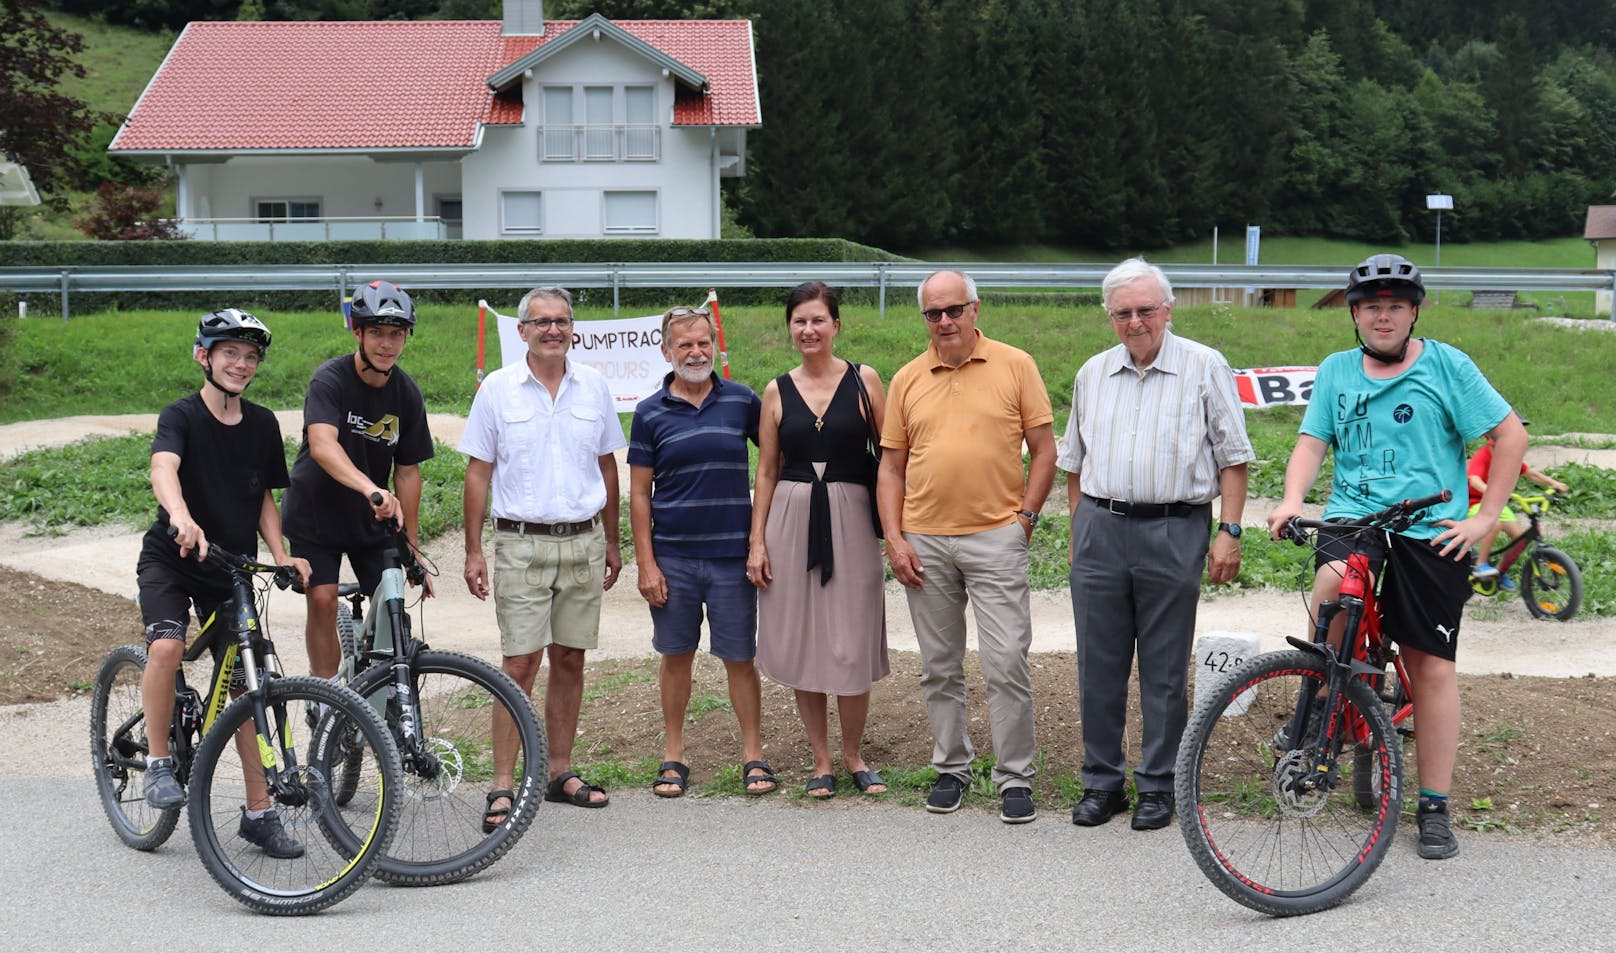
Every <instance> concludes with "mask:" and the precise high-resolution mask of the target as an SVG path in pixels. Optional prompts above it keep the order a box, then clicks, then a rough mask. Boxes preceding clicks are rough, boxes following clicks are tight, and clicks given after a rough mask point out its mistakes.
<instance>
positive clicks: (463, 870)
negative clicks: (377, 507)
mask: <svg viewBox="0 0 1616 953" xmlns="http://www.w3.org/2000/svg"><path fill="white" fill-rule="evenodd" d="M375 502H378V503H379V502H380V501H379V500H377V501H375ZM383 564H384V566H385V567H386V568H384V570H383V571H382V578H381V583H380V584H379V585H378V586H377V587H376V592H375V594H374V597H373V600H372V603H371V606H370V611H369V612H368V613H366V612H365V611H364V599H365V595H364V593H362V592H360V591H359V586H358V585H357V584H354V583H348V584H344V585H342V586H339V587H338V590H337V591H338V597H339V600H341V599H345V600H347V601H346V603H344V602H342V601H339V602H338V604H337V635H338V640H339V642H340V643H341V646H342V662H341V665H340V668H339V670H338V674H339V677H340V678H341V679H342V680H343V681H345V682H347V684H348V685H349V686H350V687H351V688H353V690H354V691H356V692H357V693H358V694H359V695H361V696H362V697H364V698H365V699H366V700H367V701H369V702H370V703H371V705H372V706H373V707H374V708H375V710H376V711H377V712H378V713H379V714H381V715H382V716H383V718H384V720H385V721H386V724H387V729H388V731H389V733H390V734H391V735H392V738H393V741H394V743H395V745H396V746H397V748H398V751H399V756H400V759H401V762H402V765H403V772H404V799H403V806H402V814H403V817H402V820H401V821H400V824H399V832H398V835H397V836H396V837H394V838H393V842H392V846H391V847H389V848H388V851H387V856H386V858H384V859H383V860H382V862H381V864H380V865H379V866H378V868H377V871H376V874H377V876H378V877H380V878H381V879H383V880H387V881H390V882H392V883H398V884H408V885H427V884H443V883H453V882H454V881H457V880H462V879H464V878H466V877H469V876H471V875H472V874H474V873H476V872H478V871H479V870H482V869H483V868H485V867H487V866H488V865H490V864H492V863H494V861H496V860H498V859H499V858H500V857H501V856H503V855H504V854H505V853H506V852H507V851H509V850H510V849H511V848H512V847H514V846H515V845H516V842H517V841H518V840H520V839H521V837H522V834H523V833H524V832H526V831H527V829H528V827H529V826H530V825H531V824H532V823H533V816H534V813H535V812H536V811H537V810H538V809H539V805H540V804H541V803H543V800H544V791H545V784H546V781H547V779H548V774H547V767H548V762H549V749H548V747H547V746H546V743H545V736H544V724H543V722H542V721H540V720H539V716H538V714H537V712H535V711H534V709H533V703H532V701H530V700H529V699H528V696H527V694H526V693H525V692H523V691H522V689H521V688H520V687H519V686H518V685H517V684H516V682H514V681H512V680H511V678H510V676H508V675H506V674H505V673H504V672H502V671H500V670H499V669H497V668H495V667H494V666H493V665H490V664H489V663H487V662H485V661H483V660H482V659H479V658H474V657H472V656H470V655H465V654H462V653H459V652H438V651H432V650H431V649H430V648H429V647H428V646H427V645H426V643H424V642H422V641H421V640H420V639H419V638H417V637H416V635H415V634H414V632H413V630H412V629H413V627H412V624H411V619H410V616H409V614H408V613H407V612H406V611H405V604H404V595H405V580H406V579H408V580H409V581H411V582H414V583H416V584H419V583H420V582H421V581H422V580H423V579H425V577H426V576H427V574H428V571H429V566H427V565H425V564H424V563H423V559H422V557H421V555H420V553H419V552H418V551H417V550H415V549H414V547H412V546H411V545H410V542H409V538H408V537H406V536H405V535H404V533H402V532H400V531H398V530H397V529H395V530H394V531H393V540H392V545H391V546H390V548H389V549H388V550H387V551H386V553H385V555H384V559H383ZM431 571H432V574H433V575H435V574H436V571H435V569H432V570H431ZM355 620H362V622H359V623H358V624H356V622H355ZM496 737H498V738H499V739H500V742H501V743H500V746H499V750H498V751H497V752H496V750H495V739H496ZM333 753H334V754H341V752H340V751H337V750H336V749H333ZM369 768H370V762H369V761H366V760H363V759H360V758H356V757H354V756H353V755H351V754H348V755H346V756H344V758H343V760H341V761H340V763H334V764H332V765H331V766H330V770H331V774H332V775H333V776H334V777H335V778H336V779H337V782H338V791H337V794H338V801H339V803H345V799H346V797H347V795H348V793H349V792H350V791H352V790H353V789H355V788H356V787H359V786H360V785H362V784H363V783H365V781H366V780H368V779H367V777H366V772H367V771H368V770H369ZM506 778H509V779H510V780H509V781H507V780H505V779H506ZM495 782H498V783H497V785H496V783H495ZM501 797H508V798H509V799H510V810H509V811H508V812H507V813H506V814H505V817H504V818H503V820H501V821H500V823H498V824H494V825H488V824H485V823H484V815H485V814H486V813H487V810H488V808H489V807H491V806H492V805H493V804H494V803H495V802H496V801H498V799H499V798H501Z"/></svg>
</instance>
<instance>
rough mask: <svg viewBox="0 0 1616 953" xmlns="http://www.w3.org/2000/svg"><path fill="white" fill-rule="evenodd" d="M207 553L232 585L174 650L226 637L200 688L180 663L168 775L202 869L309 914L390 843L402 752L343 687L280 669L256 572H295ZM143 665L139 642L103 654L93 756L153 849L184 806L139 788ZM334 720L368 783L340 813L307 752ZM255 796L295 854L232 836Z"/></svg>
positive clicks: (131, 831)
mask: <svg viewBox="0 0 1616 953" xmlns="http://www.w3.org/2000/svg"><path fill="white" fill-rule="evenodd" d="M206 562H207V563H208V564H210V565H212V566H214V567H217V568H219V569H222V570H224V571H226V572H228V573H229V575H230V577H231V582H232V586H233V594H232V596H231V597H230V599H228V600H227V601H225V602H224V603H223V604H222V605H221V606H219V608H218V610H217V611H216V612H214V614H213V615H212V616H210V617H209V618H208V619H207V621H206V622H204V623H203V624H202V630H201V632H200V634H199V635H198V637H197V639H196V642H195V644H194V645H192V646H191V648H190V649H189V650H188V651H187V652H186V653H185V656H184V659H185V661H187V662H192V661H195V660H197V659H199V658H201V657H202V653H204V652H206V651H209V650H211V649H213V648H214V646H215V645H216V644H219V643H225V644H224V646H223V650H222V652H220V653H218V654H217V658H216V660H215V662H214V666H213V677H212V679H211V680H210V681H209V683H208V690H207V695H206V697H205V698H204V697H203V696H202V695H201V694H199V693H198V692H197V690H196V689H194V688H191V687H190V686H189V685H187V684H186V681H185V671H184V667H183V665H182V666H181V668H180V669H179V671H178V672H177V674H176V675H175V681H174V693H175V704H174V719H173V722H172V724H170V725H167V726H162V728H160V729H159V730H166V731H168V733H169V747H170V750H171V751H172V753H173V757H174V769H175V775H176V776H177V777H178V778H179V780H180V781H181V783H183V784H185V786H186V788H187V791H188V793H189V800H188V803H187V807H189V809H190V814H191V836H192V839H193V840H194V841H195V842H196V852H197V854H198V856H200V857H201V859H202V863H203V865H204V866H206V867H207V870H208V873H209V874H211V875H212V876H213V879H214V880H216V881H217V882H218V883H219V886H221V887H223V888H224V889H225V892H226V893H228V894H230V895H231V896H232V897H234V898H236V899H237V900H239V901H240V902H242V903H243V904H245V905H247V906H248V907H250V908H252V909H253V910H256V911H258V912H260V913H273V914H302V913H312V912H314V911H316V910H320V909H323V908H325V907H328V906H330V905H331V904H334V903H336V902H337V901H339V900H341V899H343V898H344V897H346V896H347V895H348V894H350V893H352V892H353V891H354V890H356V889H358V887H359V886H360V885H361V884H363V883H364V882H365V880H366V879H368V878H369V876H370V874H371V872H372V869H373V868H374V867H375V866H376V865H377V864H378V863H379V862H380V861H381V860H382V857H383V855H384V854H385V853H386V851H387V845H388V843H389V841H390V840H391V838H392V836H393V832H394V830H395V828H396V827H397V823H398V815H399V808H400V804H401V800H402V790H403V781H402V773H401V772H400V770H399V767H398V751H397V749H396V748H395V747H394V745H393V741H392V738H391V737H389V735H388V732H387V729H386V727H385V726H384V725H383V724H382V722H381V719H380V718H378V717H376V714H375V712H373V711H371V709H370V706H368V705H367V704H365V701H364V699H362V698H360V697H359V696H358V695H357V694H355V693H354V692H353V691H352V690H350V689H348V688H346V687H344V686H341V685H337V684H334V683H332V682H329V681H326V680H324V679H315V678H286V677H283V676H282V675H281V672H280V663H279V660H278V659H277V657H276V655H275V646H274V644H273V643H271V642H270V640H269V636H268V634H267V633H266V632H265V631H264V628H263V625H262V610H261V608H260V606H259V601H260V597H262V596H264V595H267V592H268V588H269V583H268V581H267V580H263V581H260V580H259V579H258V577H257V575H256V574H260V573H262V574H266V575H271V576H273V579H274V581H275V583H276V584H277V585H279V586H281V587H282V588H285V586H286V585H288V584H289V583H290V582H291V581H292V579H293V574H292V570H291V569H290V568H289V567H282V566H270V565H265V564H263V563H260V562H258V561H257V560H256V559H249V558H246V557H244V556H238V555H235V554H233V553H230V552H227V551H225V550H223V549H220V548H219V547H218V546H209V548H208V555H207V559H206ZM255 584H256V585H257V589H258V592H256V593H255V591H254V587H255ZM226 640H228V641H226ZM145 669H146V649H145V648H144V647H143V646H140V645H124V646H120V647H119V648H116V649H114V650H113V651H112V652H111V653H110V654H108V655H107V658H106V660H105V661H104V662H103V663H102V665H101V671H100V673H99V674H98V675H97V676H96V680H95V692H94V695H93V697H92V700H91V704H90V755H91V759H90V760H91V767H92V768H93V770H94V773H95V783H96V789H97V790H98V791H99V793H100V795H101V806H102V807H103V808H104V809H105V811H106V813H107V818H108V819H109V820H111V821H112V829H113V830H114V831H115V832H116V833H117V835H118V837H119V838H120V839H122V840H123V842H124V843H126V844H128V845H129V846H130V847H133V848H135V849H137V850H154V849H156V848H157V847H159V846H160V845H162V844H163V843H164V842H165V841H166V840H167V839H168V837H169V835H170V834H172V833H173V831H174V827H175V825H176V824H177V823H178V821H179V815H180V808H179V807H172V808H167V809H157V808H153V807H151V806H149V805H148V804H147V803H146V801H145V797H144V795H143V793H142V791H141V788H142V779H143V777H144V774H145V770H146V754H147V737H148V728H149V726H148V725H146V723H145V711H144V707H143V705H142V696H141V679H142V677H143V676H144V674H145ZM233 681H234V682H235V683H236V685H237V688H236V689H232V682H233ZM243 684H244V685H245V686H246V687H245V690H244V691H242V690H241V689H240V686H241V685H243ZM238 693H239V697H236V698H235V700H234V702H232V701H231V698H232V696H233V695H237V694H238ZM339 724H340V725H341V726H343V731H344V736H345V737H344V738H343V739H342V743H343V744H344V745H345V746H346V747H347V748H348V750H350V751H351V752H352V753H353V757H354V760H355V762H356V763H359V764H362V765H363V766H364V767H365V783H364V784H363V785H361V786H358V787H356V789H355V790H354V791H353V792H352V798H351V802H350V803H351V804H352V805H353V807H352V809H350V810H349V811H348V812H346V813H344V812H341V811H339V810H338V809H337V807H336V793H335V791H333V790H332V785H331V777H330V775H329V774H328V773H327V772H326V770H325V769H324V768H323V767H321V766H320V762H319V760H318V759H317V758H315V757H312V754H313V753H314V752H318V751H322V750H325V749H326V748H328V747H330V746H331V745H332V744H333V743H334V742H335V741H336V740H337V731H336V729H337V726H338V725H339ZM305 751H307V752H310V753H311V757H310V758H308V759H307V760H305V759H304V757H303V752H305ZM265 808H270V809H273V810H274V811H275V813H276V815H277V816H278V818H279V820H280V822H281V825H282V827H283V828H284V830H285V831H286V834H287V835H288V836H289V837H291V838H292V839H293V840H295V841H297V842H298V843H299V844H300V845H301V848H302V851H301V853H300V855H299V856H296V857H281V858H276V857H272V856H270V855H269V854H268V853H266V852H264V851H263V850H261V849H260V848H259V847H257V846H255V845H253V844H250V843H248V842H247V841H246V840H244V839H243V838H242V835H241V830H242V826H243V823H244V819H245V817H246V815H245V814H244V813H243V812H244V811H246V810H249V809H253V810H262V809H265Z"/></svg>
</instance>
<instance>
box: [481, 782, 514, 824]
mask: <svg viewBox="0 0 1616 953" xmlns="http://www.w3.org/2000/svg"><path fill="white" fill-rule="evenodd" d="M500 798H504V799H505V800H507V801H510V802H511V803H510V804H509V805H507V806H506V807H498V808H497V807H495V806H494V802H495V801H497V800H499V799H500ZM515 806H516V792H515V791H489V792H488V810H486V811H484V812H483V833H484V834H492V833H494V832H495V831H497V830H499V825H501V824H503V823H505V822H506V821H507V820H509V819H510V816H511V808H513V807H515ZM496 817H497V818H499V820H497V821H496V820H494V818H496Z"/></svg>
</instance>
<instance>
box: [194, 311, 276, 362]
mask: <svg viewBox="0 0 1616 953" xmlns="http://www.w3.org/2000/svg"><path fill="white" fill-rule="evenodd" d="M269 339H270V334H269V328H267V327H265V326H264V322H262V321H260V320H258V319H257V318H256V317H254V316H252V315H251V314H248V313H247V312H245V311H243V310H241V309H240V308H220V309H219V310H218V311H215V312H213V313H211V314H204V315H203V316H202V320H200V321H198V322H197V325H196V346H197V347H200V348H205V349H207V350H209V351H211V350H213V345H215V344H218V343H219V342H220V341H245V342H247V343H248V344H256V345H258V356H259V357H263V356H264V354H265V353H266V352H268V351H269Z"/></svg>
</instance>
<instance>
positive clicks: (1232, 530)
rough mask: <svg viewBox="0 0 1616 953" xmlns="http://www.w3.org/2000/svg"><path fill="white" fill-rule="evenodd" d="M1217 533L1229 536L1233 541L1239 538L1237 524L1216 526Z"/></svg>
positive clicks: (1238, 525) (1238, 526)
mask: <svg viewBox="0 0 1616 953" xmlns="http://www.w3.org/2000/svg"><path fill="white" fill-rule="evenodd" d="M1218 532H1220V533H1228V534H1229V535H1230V536H1233V537H1234V538H1235V539H1239V538H1240V524H1239V523H1219V524H1218Z"/></svg>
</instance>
